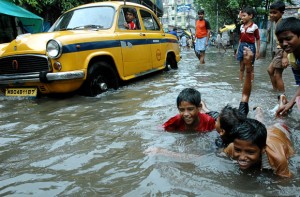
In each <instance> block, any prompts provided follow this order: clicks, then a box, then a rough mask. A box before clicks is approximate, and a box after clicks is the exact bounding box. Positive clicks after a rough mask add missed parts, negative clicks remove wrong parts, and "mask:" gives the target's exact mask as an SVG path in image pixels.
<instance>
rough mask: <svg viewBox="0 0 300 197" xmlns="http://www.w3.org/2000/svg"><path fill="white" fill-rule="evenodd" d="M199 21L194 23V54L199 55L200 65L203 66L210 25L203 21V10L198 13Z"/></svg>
mask: <svg viewBox="0 0 300 197" xmlns="http://www.w3.org/2000/svg"><path fill="white" fill-rule="evenodd" d="M198 16H199V19H198V20H197V21H196V35H195V36H196V45H195V50H196V53H197V54H199V60H200V64H205V60H204V58H205V50H206V47H207V46H208V40H209V37H210V24H209V22H208V21H207V20H205V19H204V10H202V9H201V10H199V11H198Z"/></svg>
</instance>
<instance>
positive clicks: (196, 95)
mask: <svg viewBox="0 0 300 197" xmlns="http://www.w3.org/2000/svg"><path fill="white" fill-rule="evenodd" d="M203 107H205V105H204V103H203V102H201V94H200V92H199V91H197V90H195V89H193V88H185V89H184V90H182V91H181V92H180V93H179V95H178V97H177V108H178V111H179V114H177V115H176V116H174V117H172V118H170V119H169V120H168V121H167V122H165V123H164V124H163V127H164V129H165V130H166V131H170V132H195V131H196V132H208V131H212V130H213V129H214V128H215V119H214V118H213V117H211V116H209V115H207V114H205V113H204V111H202V109H203Z"/></svg>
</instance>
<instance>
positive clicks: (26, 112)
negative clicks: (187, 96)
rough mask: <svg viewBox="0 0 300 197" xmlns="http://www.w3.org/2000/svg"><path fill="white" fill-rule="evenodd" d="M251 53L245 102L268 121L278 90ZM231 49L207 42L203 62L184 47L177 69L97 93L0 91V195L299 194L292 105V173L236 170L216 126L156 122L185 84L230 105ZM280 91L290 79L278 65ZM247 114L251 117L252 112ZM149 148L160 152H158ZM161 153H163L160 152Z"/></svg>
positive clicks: (211, 102)
mask: <svg viewBox="0 0 300 197" xmlns="http://www.w3.org/2000/svg"><path fill="white" fill-rule="evenodd" d="M269 62H270V57H269V56H267V57H266V58H265V59H261V60H257V61H256V63H255V79H254V85H253V91H252V94H251V99H250V103H249V105H250V107H251V108H252V107H254V106H262V108H263V110H264V112H265V119H266V122H267V125H270V124H271V123H272V122H275V121H276V120H275V119H274V116H273V111H272V109H273V108H274V106H275V105H276V104H277V95H278V93H276V92H274V91H272V87H271V83H270V80H269V77H268V74H267V72H266V69H267V66H268V64H269ZM238 72H239V64H238V62H237V61H236V60H235V59H234V57H233V52H232V51H231V50H228V51H227V52H226V53H223V52H222V53H218V51H217V50H215V49H214V48H213V47H210V48H209V49H208V51H207V55H206V65H200V64H199V62H198V60H197V59H196V57H195V55H194V53H193V51H189V52H186V51H184V52H182V60H181V62H180V63H179V69H178V70H171V71H169V72H160V73H157V74H155V75H151V76H149V77H145V78H143V79H140V80H137V81H134V82H131V83H129V84H127V85H125V86H124V87H121V88H120V89H118V90H115V91H109V92H106V93H104V94H102V95H99V96H97V97H95V98H88V97H82V96H74V97H71V98H65V99H54V98H47V97H45V98H40V99H20V98H6V97H3V96H1V97H0V101H1V103H0V110H1V114H0V173H1V174H0V196H43V197H46V196H128V197H131V196H132V197H136V196H300V176H299V175H300V167H299V166H300V154H299V153H298V150H299V147H300V139H299V138H300V133H299V131H300V125H299V114H300V112H299V111H298V110H297V108H296V107H294V110H293V111H292V112H291V114H290V115H289V117H287V118H285V119H284V120H281V121H285V122H286V123H287V125H288V126H289V127H290V128H291V132H292V140H293V143H294V147H295V151H296V154H295V156H294V157H292V158H291V159H290V169H291V170H292V172H293V174H294V176H293V178H291V179H282V178H279V177H276V176H274V175H273V174H272V173H270V172H262V173H243V172H241V171H239V169H238V167H237V166H236V165H235V164H234V162H233V161H231V160H230V159H228V158H227V157H226V156H224V155H223V154H222V153H221V152H220V151H219V150H217V148H216V146H215V138H216V137H217V136H218V134H217V132H216V131H213V132H210V133H207V134H186V135H183V134H175V133H168V132H164V131H163V130H162V128H161V124H163V123H164V122H165V121H166V120H167V119H168V118H170V117H171V116H173V115H175V114H176V113H177V112H178V111H177V108H176V102H175V100H176V97H177V95H178V93H179V92H180V91H181V90H182V89H183V88H186V87H194V88H196V89H198V90H199V91H200V92H201V93H202V98H203V100H204V101H205V102H206V103H207V106H208V107H209V108H210V109H211V110H216V111H220V109H222V107H224V106H225V105H226V104H231V105H232V106H235V107H238V105H239V101H240V98H241V91H242V90H241V88H242V86H241V84H240V82H239V79H238ZM283 77H284V81H285V85H286V94H287V96H288V98H290V97H292V95H294V92H295V89H296V88H297V86H295V85H294V83H295V81H294V78H293V75H292V71H291V70H290V68H288V69H287V70H285V71H284V76H283ZM249 117H254V112H253V111H250V114H249ZM155 150H165V151H166V154H161V153H156V152H155ZM167 151H169V152H167Z"/></svg>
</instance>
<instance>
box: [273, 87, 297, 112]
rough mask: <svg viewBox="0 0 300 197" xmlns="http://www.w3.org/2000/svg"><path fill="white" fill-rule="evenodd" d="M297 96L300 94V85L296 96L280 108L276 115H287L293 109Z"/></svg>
mask: <svg viewBox="0 0 300 197" xmlns="http://www.w3.org/2000/svg"><path fill="white" fill-rule="evenodd" d="M297 96H300V86H298V88H297V90H296V94H295V95H294V97H293V98H292V99H291V100H290V101H289V102H288V103H287V104H285V105H283V106H280V107H279V108H278V110H277V111H276V117H281V116H283V115H285V114H286V113H287V112H288V111H289V110H290V109H292V108H293V106H294V105H295V103H296V98H297Z"/></svg>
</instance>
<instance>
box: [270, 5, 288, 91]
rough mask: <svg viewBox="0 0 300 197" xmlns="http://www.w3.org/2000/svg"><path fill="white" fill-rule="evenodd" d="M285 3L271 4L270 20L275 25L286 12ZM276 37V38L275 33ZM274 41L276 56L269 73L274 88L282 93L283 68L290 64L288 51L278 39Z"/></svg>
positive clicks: (283, 89)
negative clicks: (285, 50) (283, 48)
mask: <svg viewBox="0 0 300 197" xmlns="http://www.w3.org/2000/svg"><path fill="white" fill-rule="evenodd" d="M284 10H285V4H284V3H283V2H282V1H276V2H275V3H273V4H271V6H270V20H271V21H274V22H275V25H276V24H277V23H278V22H279V21H281V19H282V15H283V14H284ZM274 38H276V36H275V34H274ZM273 43H274V47H273V48H274V51H275V54H274V57H273V60H272V61H271V63H270V65H269V67H268V70H267V71H268V74H269V76H270V79H271V83H272V86H273V89H274V90H276V91H279V92H280V93H284V92H285V88H284V82H283V79H282V73H283V70H284V69H285V68H286V67H287V66H288V59H287V53H286V52H284V51H283V50H282V48H281V47H280V44H279V42H278V40H277V39H276V41H275V42H273Z"/></svg>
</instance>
